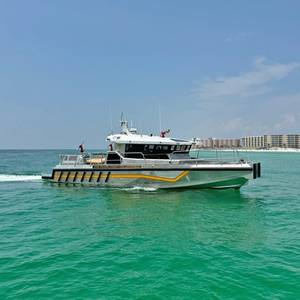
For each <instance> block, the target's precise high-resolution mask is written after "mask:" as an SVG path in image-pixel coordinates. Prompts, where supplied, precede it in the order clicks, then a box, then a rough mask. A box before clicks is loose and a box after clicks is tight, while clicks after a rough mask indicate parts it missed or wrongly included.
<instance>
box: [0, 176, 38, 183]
mask: <svg viewBox="0 0 300 300" xmlns="http://www.w3.org/2000/svg"><path fill="white" fill-rule="evenodd" d="M40 179H42V176H41V175H9V174H0V182H13V181H33V180H40Z"/></svg>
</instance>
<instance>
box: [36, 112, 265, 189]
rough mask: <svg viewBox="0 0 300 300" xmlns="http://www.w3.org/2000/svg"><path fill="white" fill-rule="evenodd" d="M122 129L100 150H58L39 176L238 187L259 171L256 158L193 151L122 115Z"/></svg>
mask: <svg viewBox="0 0 300 300" xmlns="http://www.w3.org/2000/svg"><path fill="white" fill-rule="evenodd" d="M120 123H121V124H120V125H121V131H120V133H118V134H111V135H109V136H108V137H107V142H108V144H109V148H108V150H107V151H106V152H105V153H92V154H89V153H87V152H86V151H85V150H84V149H83V147H82V145H80V148H81V152H80V153H79V154H76V155H74V154H69V155H61V156H60V162H59V163H58V165H56V166H55V167H54V168H53V170H52V173H51V174H50V175H43V176H42V178H43V179H44V180H47V181H50V182H54V183H58V184H74V185H75V184H82V185H97V186H102V187H121V188H123V187H126V188H131V187H142V188H154V189H174V188H177V189H179V188H213V189H225V188H234V189H239V188H240V187H241V186H243V185H244V184H246V183H247V182H248V181H249V180H250V179H256V178H259V177H260V176H261V164H260V163H259V162H258V163H253V162H250V161H247V160H245V159H238V160H234V161H233V160H229V161H228V160H216V159H205V158H202V157H199V156H198V157H193V156H192V155H191V147H192V146H193V142H192V141H189V140H182V139H175V138H171V137H169V136H168V133H169V130H168V131H163V132H161V133H160V135H153V134H150V135H146V134H140V133H138V132H137V129H135V128H129V127H128V122H127V121H126V120H124V119H123V118H121V121H120Z"/></svg>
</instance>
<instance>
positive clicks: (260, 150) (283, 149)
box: [191, 148, 300, 153]
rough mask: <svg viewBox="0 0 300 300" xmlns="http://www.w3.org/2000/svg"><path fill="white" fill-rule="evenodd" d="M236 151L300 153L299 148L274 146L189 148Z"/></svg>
mask: <svg viewBox="0 0 300 300" xmlns="http://www.w3.org/2000/svg"><path fill="white" fill-rule="evenodd" d="M203 150H204V151H223V152H229V151H238V152H266V153H300V149H293V148H274V149H244V148H241V149H240V148H231V149H229V148H228V149H221V148H214V149H213V148H199V149H191V151H203Z"/></svg>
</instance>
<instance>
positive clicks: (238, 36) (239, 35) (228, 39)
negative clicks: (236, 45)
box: [225, 31, 252, 43]
mask: <svg viewBox="0 0 300 300" xmlns="http://www.w3.org/2000/svg"><path fill="white" fill-rule="evenodd" d="M250 35H252V33H251V32H244V31H241V32H236V33H234V34H231V35H229V36H227V37H226V39H225V42H226V43H232V42H235V41H239V40H242V39H246V38H248V37H249V36H250Z"/></svg>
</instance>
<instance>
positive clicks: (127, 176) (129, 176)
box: [54, 171, 189, 182]
mask: <svg viewBox="0 0 300 300" xmlns="http://www.w3.org/2000/svg"><path fill="white" fill-rule="evenodd" d="M188 173H189V171H183V172H181V173H180V174H179V175H177V176H176V177H175V178H169V177H163V176H156V175H146V174H110V177H109V180H110V179H113V178H115V179H150V180H156V181H164V182H177V181H178V180H180V179H181V178H183V177H185V176H187V174H188ZM98 175H99V173H98V172H97V173H94V174H93V175H92V178H91V180H97V178H98ZM59 176H60V171H56V172H55V173H54V180H56V181H57V180H58V178H59ZM74 176H75V172H71V173H70V175H69V178H68V182H72V181H73V179H74ZM82 176H83V172H78V174H77V177H76V181H75V182H78V181H80V180H81V178H82ZM90 176H91V175H90V172H87V173H86V174H85V176H84V177H85V178H84V179H89V178H90ZM66 177H67V172H64V173H63V174H62V176H61V178H60V181H65V180H66ZM106 177H107V173H105V174H101V176H100V179H105V178H106ZM84 181H85V180H84ZM84 181H83V182H84ZM91 182H93V181H91Z"/></svg>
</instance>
